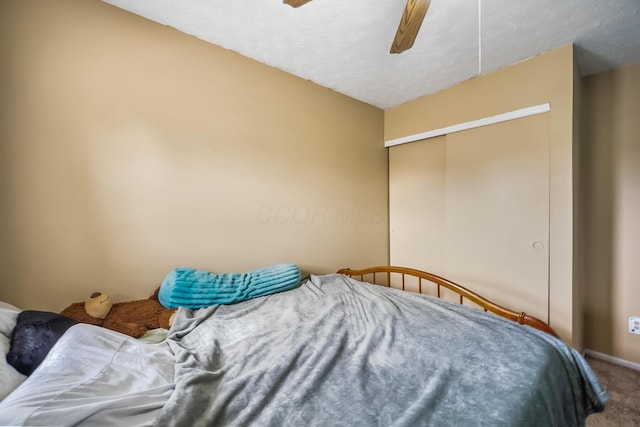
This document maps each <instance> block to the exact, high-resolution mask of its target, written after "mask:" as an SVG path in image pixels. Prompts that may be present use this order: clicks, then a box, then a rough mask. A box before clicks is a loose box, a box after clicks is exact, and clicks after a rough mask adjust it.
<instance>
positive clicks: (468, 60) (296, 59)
mask: <svg viewBox="0 0 640 427" xmlns="http://www.w3.org/2000/svg"><path fill="white" fill-rule="evenodd" d="M103 1H105V2H106V3H110V4H113V5H115V6H118V7H120V8H122V9H126V10H128V11H131V12H133V13H135V14H138V15H141V16H144V17H146V18H148V19H151V20H153V21H156V22H159V23H162V24H165V25H169V26H171V27H174V28H177V29H178V30H180V31H182V32H184V33H187V34H191V35H193V36H196V37H198V38H200V39H203V40H206V41H208V42H211V43H214V44H216V45H219V46H222V47H224V48H227V49H231V50H234V51H237V52H239V53H241V54H242V55H244V56H247V57H249V58H253V59H255V60H257V61H260V62H263V63H265V64H269V65H271V66H274V67H276V68H279V69H282V70H284V71H287V72H289V73H292V74H295V75H297V76H299V77H302V78H304V79H307V80H311V81H313V82H315V83H317V84H319V85H322V86H325V87H328V88H331V89H333V90H335V91H337V92H340V93H343V94H345V95H348V96H350V97H352V98H356V99H359V100H361V101H364V102H366V103H368V104H371V105H374V106H377V107H380V108H388V107H393V106H396V105H399V104H402V103H404V102H407V101H410V100H412V99H415V98H418V97H420V96H422V95H426V94H429V93H433V92H437V91H438V90H441V89H444V88H447V87H449V86H452V85H454V84H456V83H459V82H461V81H464V80H467V79H470V78H473V77H476V76H478V75H480V74H487V73H490V72H492V71H495V70H496V69H498V68H501V67H505V66H507V65H511V64H513V63H516V62H519V61H521V60H523V59H526V58H530V57H532V56H535V55H537V54H540V53H543V52H546V51H549V50H552V49H555V48H558V47H560V46H563V45H566V44H568V43H572V42H573V43H575V44H576V46H577V47H576V51H577V57H578V61H579V64H580V68H581V72H582V74H583V75H589V74H593V73H597V72H600V71H605V70H608V69H611V68H615V67H618V66H621V65H626V64H631V63H636V62H640V0H432V1H431V7H430V8H429V11H428V13H427V16H426V18H425V21H424V23H423V25H422V28H421V30H420V32H419V33H418V37H417V39H416V42H415V44H414V45H413V47H412V48H411V49H409V50H408V51H405V52H404V53H402V54H399V55H391V54H390V53H389V48H390V47H391V42H392V40H393V37H394V35H395V32H396V28H397V26H398V23H399V21H400V17H401V16H402V11H403V10H404V6H405V3H406V0H384V1H375V0H313V1H311V2H310V3H307V4H306V5H304V6H302V7H300V8H297V9H294V8H292V7H289V6H287V5H284V4H282V1H281V0H179V1H178V0H103Z"/></svg>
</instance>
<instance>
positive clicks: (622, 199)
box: [581, 64, 640, 363]
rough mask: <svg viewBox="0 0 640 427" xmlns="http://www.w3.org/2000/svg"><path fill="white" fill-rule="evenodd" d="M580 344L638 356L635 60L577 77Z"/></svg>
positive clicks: (638, 105) (639, 152)
mask: <svg viewBox="0 0 640 427" xmlns="http://www.w3.org/2000/svg"><path fill="white" fill-rule="evenodd" d="M583 98H584V100H583V104H582V105H583V111H582V113H583V121H582V132H581V133H582V142H583V147H582V151H583V155H582V158H583V163H584V169H583V173H582V174H581V178H582V182H583V203H582V206H583V207H584V209H585V221H584V229H583V240H584V243H585V263H584V273H583V274H584V279H585V347H587V348H589V349H592V350H595V351H598V352H602V353H605V354H609V355H612V356H615V357H619V358H622V359H625V360H629V361H632V362H635V363H640V335H632V334H630V333H629V332H628V325H629V323H628V322H629V317H630V316H640V262H639V261H640V258H639V257H638V254H640V242H639V240H638V236H640V222H639V218H640V120H638V119H639V116H638V114H639V112H640V64H635V65H631V66H627V67H623V68H620V69H617V70H613V71H610V72H606V73H602V74H597V75H594V76H590V77H587V78H585V79H584V80H583Z"/></svg>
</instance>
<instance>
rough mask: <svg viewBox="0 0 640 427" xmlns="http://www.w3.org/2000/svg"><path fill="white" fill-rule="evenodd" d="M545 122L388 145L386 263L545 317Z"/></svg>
mask: <svg viewBox="0 0 640 427" xmlns="http://www.w3.org/2000/svg"><path fill="white" fill-rule="evenodd" d="M548 128H549V126H548V114H542V115H537V116H532V117H527V118H523V119H518V120H513V121H509V122H503V123H499V124H495V125H491V126H485V127H481V128H476V129H471V130H467V131H462V132H457V133H453V134H449V135H447V136H446V137H440V138H438V139H436V140H425V141H420V142H417V143H410V144H406V146H405V147H403V146H398V147H392V148H391V149H390V226H391V233H390V242H391V248H390V254H391V263H392V264H396V265H408V266H411V267H416V268H421V269H426V270H429V271H432V272H434V273H436V274H440V275H443V276H445V277H448V278H451V279H453V280H454V281H458V282H459V283H461V284H463V285H465V284H466V285H468V286H469V287H471V288H472V289H475V290H477V291H478V292H480V293H481V294H483V295H486V296H487V297H489V298H491V299H492V300H494V301H495V302H497V303H499V304H503V305H507V306H509V307H512V308H515V309H518V310H524V311H526V312H527V313H528V314H532V315H534V316H537V317H540V318H541V319H544V320H547V319H548V294H549V280H548V277H549V245H548V243H549V242H548V239H549V134H548ZM414 144H415V145H414ZM431 144H434V145H431ZM412 146H413V147H412ZM397 149H401V150H397ZM425 156H428V158H425ZM425 169H428V171H426V170H425ZM414 181H415V182H414ZM409 193H413V194H414V196H415V200H412V198H411V197H410V194H409ZM423 238H424V239H425V240H422V241H421V242H418V240H420V239H423Z"/></svg>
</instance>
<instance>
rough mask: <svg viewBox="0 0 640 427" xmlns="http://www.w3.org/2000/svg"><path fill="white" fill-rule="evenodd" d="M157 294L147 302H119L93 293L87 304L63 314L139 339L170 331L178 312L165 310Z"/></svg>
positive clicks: (101, 294)
mask: <svg viewBox="0 0 640 427" xmlns="http://www.w3.org/2000/svg"><path fill="white" fill-rule="evenodd" d="M158 291H159V288H158V289H157V290H156V292H155V293H154V294H153V295H151V296H150V297H149V298H148V299H143V300H137V301H128V302H119V303H116V304H114V303H113V301H112V300H111V297H110V296H108V295H106V294H103V293H100V292H94V293H93V294H91V296H90V297H89V298H88V299H87V300H85V301H84V302H76V303H73V304H71V305H70V306H69V307H67V308H65V309H64V310H62V312H61V313H60V314H62V315H63V316H67V317H69V318H71V319H74V320H76V321H78V322H82V323H88V324H91V325H97V326H102V327H104V328H107V329H111V330H113V331H117V332H120V333H123V334H125V335H129V336H132V337H134V338H138V337H140V336H142V335H144V334H145V332H147V331H148V330H150V329H156V328H165V329H169V327H170V326H171V322H172V321H173V315H174V314H175V312H176V309H169V308H165V307H163V306H162V304H160V302H159V301H158Z"/></svg>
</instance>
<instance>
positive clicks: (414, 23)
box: [283, 0, 431, 53]
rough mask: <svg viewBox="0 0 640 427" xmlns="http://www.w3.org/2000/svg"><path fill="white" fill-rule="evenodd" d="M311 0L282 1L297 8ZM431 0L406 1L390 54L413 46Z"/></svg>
mask: <svg viewBox="0 0 640 427" xmlns="http://www.w3.org/2000/svg"><path fill="white" fill-rule="evenodd" d="M310 1H311V0H283V3H285V4H288V5H289V6H293V7H299V6H302V5H303V4H305V3H309V2H310ZM429 4H431V0H407V5H406V6H405V8H404V12H403V13H402V18H401V19H400V24H399V25H398V30H397V31H396V36H395V38H394V39H393V43H392V44H391V50H390V51H389V52H390V53H402V52H404V51H405V50H407V49H409V48H410V47H411V46H413V42H414V41H415V39H416V36H417V35H418V31H419V30H420V26H421V25H422V21H423V20H424V17H425V15H426V14H427V9H429Z"/></svg>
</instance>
